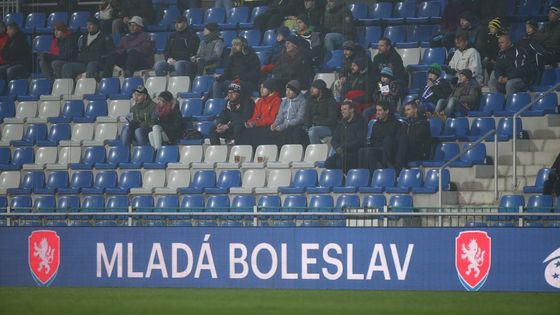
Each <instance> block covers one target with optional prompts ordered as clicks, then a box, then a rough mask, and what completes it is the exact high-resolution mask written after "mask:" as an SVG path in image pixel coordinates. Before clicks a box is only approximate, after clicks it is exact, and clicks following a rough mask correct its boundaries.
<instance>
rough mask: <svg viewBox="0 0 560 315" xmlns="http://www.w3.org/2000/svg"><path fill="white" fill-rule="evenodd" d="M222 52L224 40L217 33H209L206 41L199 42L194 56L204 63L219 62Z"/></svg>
mask: <svg viewBox="0 0 560 315" xmlns="http://www.w3.org/2000/svg"><path fill="white" fill-rule="evenodd" d="M223 52H224V39H223V37H222V36H221V35H220V33H219V32H216V33H214V34H213V33H210V35H209V36H208V38H207V39H204V40H202V41H200V44H199V46H198V51H197V52H196V56H197V57H198V58H200V59H201V60H202V61H204V62H206V63H213V62H219V61H220V60H222V54H223Z"/></svg>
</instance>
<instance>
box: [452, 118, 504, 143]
mask: <svg viewBox="0 0 560 315" xmlns="http://www.w3.org/2000/svg"><path fill="white" fill-rule="evenodd" d="M495 129H496V121H494V118H491V117H479V118H475V119H473V121H472V123H471V128H470V129H469V132H468V133H467V135H465V136H461V137H460V139H459V140H466V141H472V142H474V141H476V140H478V138H480V137H481V136H483V135H485V134H486V133H487V132H489V131H490V130H495ZM493 140H494V136H493V135H491V136H489V137H488V138H487V139H486V141H493Z"/></svg>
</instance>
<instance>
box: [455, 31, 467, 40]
mask: <svg viewBox="0 0 560 315" xmlns="http://www.w3.org/2000/svg"><path fill="white" fill-rule="evenodd" d="M455 40H462V41H465V42H468V41H469V37H468V36H467V34H465V33H459V34H457V35H456V36H455Z"/></svg>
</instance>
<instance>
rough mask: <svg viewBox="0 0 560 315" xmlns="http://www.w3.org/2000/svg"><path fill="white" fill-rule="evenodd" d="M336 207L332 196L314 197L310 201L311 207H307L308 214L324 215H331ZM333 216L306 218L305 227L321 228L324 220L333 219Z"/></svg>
mask: <svg viewBox="0 0 560 315" xmlns="http://www.w3.org/2000/svg"><path fill="white" fill-rule="evenodd" d="M333 207H334V201H333V198H332V196H330V195H313V196H312V197H311V199H310V200H309V205H308V206H307V211H308V212H322V213H331V212H332V210H333ZM332 218H333V217H332V216H326V217H322V216H313V217H309V216H308V217H306V219H305V220H304V221H303V225H304V226H320V225H321V221H320V220H324V219H327V220H329V219H332Z"/></svg>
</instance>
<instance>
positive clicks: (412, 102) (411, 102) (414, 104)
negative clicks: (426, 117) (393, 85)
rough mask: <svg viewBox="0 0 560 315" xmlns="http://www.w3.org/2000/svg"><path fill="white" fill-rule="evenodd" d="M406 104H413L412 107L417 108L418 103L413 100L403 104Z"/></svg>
mask: <svg viewBox="0 0 560 315" xmlns="http://www.w3.org/2000/svg"><path fill="white" fill-rule="evenodd" d="M408 105H410V106H414V107H416V108H418V104H416V102H415V101H410V102H408V103H406V104H404V106H408Z"/></svg>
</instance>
